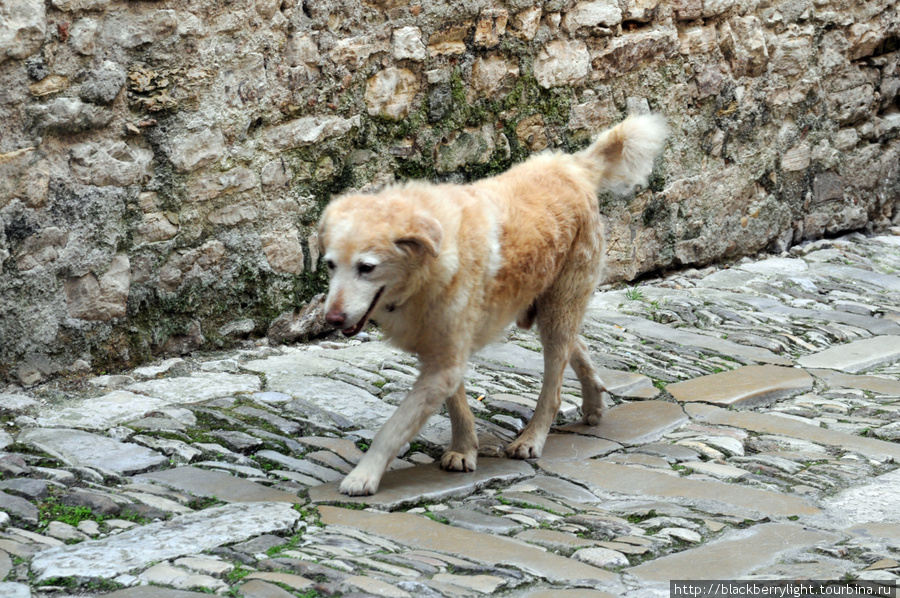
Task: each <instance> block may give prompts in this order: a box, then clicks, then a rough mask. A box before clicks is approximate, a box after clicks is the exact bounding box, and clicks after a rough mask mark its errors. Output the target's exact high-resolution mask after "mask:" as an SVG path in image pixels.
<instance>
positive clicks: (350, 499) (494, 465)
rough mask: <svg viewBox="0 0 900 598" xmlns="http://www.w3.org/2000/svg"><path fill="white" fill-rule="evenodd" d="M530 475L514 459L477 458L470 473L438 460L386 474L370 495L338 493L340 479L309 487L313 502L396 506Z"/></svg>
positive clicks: (465, 493)
mask: <svg viewBox="0 0 900 598" xmlns="http://www.w3.org/2000/svg"><path fill="white" fill-rule="evenodd" d="M533 475H534V468H533V467H532V466H531V465H529V464H528V463H526V462H524V461H518V460H515V459H491V458H480V459H478V463H477V469H476V470H475V471H472V472H469V473H465V472H459V471H444V470H442V469H441V467H440V463H429V464H428V465H417V466H416V467H409V468H406V469H397V470H394V471H389V472H387V473H385V474H384V477H383V478H381V484H380V485H379V487H378V492H376V493H375V494H374V495H372V496H347V495H346V494H341V493H340V492H339V491H338V488H339V486H340V482H333V483H330V484H324V485H322V486H314V487H312V488H310V489H309V498H310V500H311V501H312V502H314V503H356V504H366V505H370V506H373V507H379V508H382V509H397V508H400V507H402V506H404V505H414V504H418V503H420V502H423V501H426V502H439V501H443V500H447V499H449V498H453V497H458V496H468V495H470V494H473V493H474V492H476V491H478V490H479V489H481V488H483V487H485V486H487V485H490V484H498V483H499V484H511V483H513V482H517V481H519V480H523V479H526V478H530V477H532V476H533Z"/></svg>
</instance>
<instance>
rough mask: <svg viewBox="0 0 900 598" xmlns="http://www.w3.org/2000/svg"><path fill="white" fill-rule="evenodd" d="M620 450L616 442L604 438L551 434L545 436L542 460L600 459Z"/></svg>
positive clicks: (620, 446)
mask: <svg viewBox="0 0 900 598" xmlns="http://www.w3.org/2000/svg"><path fill="white" fill-rule="evenodd" d="M621 448H622V445H621V444H619V443H618V442H612V441H610V440H606V439H604V438H596V437H586V436H580V435H578V434H553V433H551V434H550V435H549V436H547V442H546V443H545V444H544V451H543V453H542V454H541V458H542V459H546V460H555V459H591V458H593V457H602V456H603V455H608V454H609V453H612V452H615V451H617V450H619V449H621Z"/></svg>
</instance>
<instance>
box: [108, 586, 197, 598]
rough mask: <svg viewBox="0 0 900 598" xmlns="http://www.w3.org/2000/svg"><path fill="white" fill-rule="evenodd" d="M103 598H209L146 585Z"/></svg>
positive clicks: (195, 593)
mask: <svg viewBox="0 0 900 598" xmlns="http://www.w3.org/2000/svg"><path fill="white" fill-rule="evenodd" d="M103 598H209V594H207V593H205V592H189V591H187V590H173V589H172V588H161V587H159V586H149V585H147V586H135V587H133V588H126V589H124V590H117V591H115V592H113V593H112V594H103Z"/></svg>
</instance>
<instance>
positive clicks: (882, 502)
mask: <svg viewBox="0 0 900 598" xmlns="http://www.w3.org/2000/svg"><path fill="white" fill-rule="evenodd" d="M822 510H823V511H824V512H825V518H826V519H827V523H828V525H829V527H834V528H836V529H841V528H844V527H852V526H856V525H859V524H862V523H866V522H872V521H877V522H879V523H896V524H900V469H895V470H894V471H892V472H890V473H886V474H884V475H880V476H877V477H875V478H872V479H870V480H868V482H867V483H864V484H861V485H859V486H855V487H853V488H848V489H846V490H843V491H842V492H839V493H838V494H836V495H834V496H832V497H830V498H828V499H826V500H825V501H824V502H823V505H822ZM897 539H898V540H900V536H898V537H897Z"/></svg>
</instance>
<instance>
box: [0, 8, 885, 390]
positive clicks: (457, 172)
mask: <svg viewBox="0 0 900 598" xmlns="http://www.w3.org/2000/svg"><path fill="white" fill-rule="evenodd" d="M898 13H900V11H898V3H897V2H896V0H893V1H892V0H869V1H867V2H855V1H852V0H676V1H674V2H661V1H660V0H581V1H576V0H547V1H544V2H540V3H534V2H525V1H524V0H509V1H506V2H504V1H501V0H456V1H454V2H449V1H444V0H420V1H413V0H368V1H363V2H359V1H358V0H354V1H350V0H316V1H312V0H235V1H232V2H227V3H226V2H219V1H214V0H204V1H200V2H188V1H186V0H157V1H151V2H130V1H123V0H46V1H42V0H6V1H5V2H4V3H3V4H2V6H0V339H2V340H0V379H7V380H10V381H15V382H18V383H24V384H33V383H35V382H37V381H39V380H41V379H43V378H45V377H46V376H49V375H53V374H57V373H67V372H78V371H84V370H87V369H90V368H93V369H95V370H100V369H108V368H116V367H121V366H127V365H132V364H134V363H137V362H139V361H142V360H146V359H148V358H150V357H152V356H154V355H160V354H167V353H184V352H189V351H192V350H196V349H198V348H216V347H222V346H229V345H233V344H234V343H236V342H238V341H240V340H241V339H242V338H244V337H247V336H261V335H265V334H266V332H267V331H268V330H269V327H270V325H271V324H272V322H274V321H276V320H277V319H278V318H279V316H282V320H281V321H282V322H283V321H284V320H283V318H284V314H285V313H287V312H291V311H292V310H294V309H296V308H298V307H299V306H301V305H302V304H303V303H304V302H305V301H307V300H308V299H309V298H310V297H311V296H312V295H313V294H314V293H315V292H317V291H318V290H321V289H322V288H323V285H324V277H323V273H322V271H321V269H319V268H317V263H318V259H319V256H318V248H317V240H316V236H315V222H316V219H317V218H318V215H319V214H320V213H321V210H322V208H323V206H324V205H325V204H326V203H327V201H328V200H329V198H330V197H332V196H333V195H334V194H339V193H342V192H345V191H347V190H351V189H352V190H360V189H361V190H369V189H377V188H379V187H381V186H383V185H385V184H388V183H390V182H392V181H395V180H398V179H404V178H427V179H431V180H437V181H455V182H465V181H467V180H472V179H474V178H479V177H483V176H489V175H490V174H492V173H495V172H498V171H502V170H504V169H506V168H508V167H509V166H510V165H511V164H513V163H515V162H518V161H521V160H523V159H524V158H526V157H527V156H528V155H529V154H531V153H534V152H538V151H543V150H548V149H549V150H554V149H560V150H565V151H571V150H575V149H578V148H581V147H583V146H584V145H585V144H586V143H587V142H588V140H589V139H590V136H591V135H592V134H593V133H595V132H597V131H599V130H600V129H602V128H604V127H606V126H608V125H610V124H613V123H614V122H616V121H618V120H620V119H621V118H623V117H624V116H625V115H626V114H627V113H629V112H634V111H644V110H653V111H657V112H660V113H662V114H663V115H665V116H666V118H667V120H668V121H669V123H670V126H671V129H672V136H671V139H670V141H669V143H668V145H667V147H666V151H665V153H664V156H663V157H662V158H661V159H660V160H659V162H658V164H657V168H656V171H655V173H654V175H653V177H652V178H651V181H650V184H649V185H648V187H647V188H645V189H639V190H638V191H637V192H636V193H634V194H632V195H630V196H627V197H615V196H611V195H609V196H606V195H605V196H603V197H601V198H600V205H601V211H602V213H603V217H604V221H605V223H606V226H607V237H608V246H607V252H608V258H609V259H608V263H609V269H608V272H607V273H606V277H607V279H608V280H630V279H633V278H635V277H637V276H640V275H641V274H643V273H647V272H650V271H654V270H659V269H666V268H675V267H682V266H689V265H702V264H706V263H710V262H713V261H716V260H722V259H729V258H734V257H737V256H740V255H744V254H748V253H753V252H757V251H759V250H763V249H767V248H769V249H778V250H783V249H786V248H788V247H789V246H790V245H792V244H794V243H797V242H800V241H801V240H804V239H811V238H817V237H821V236H823V235H827V234H836V233H839V232H841V231H847V230H855V229H860V228H865V227H867V226H868V227H872V226H881V225H884V224H886V223H887V222H888V221H890V219H892V218H893V219H894V220H895V221H896V220H897V219H898V215H897V206H898V198H900V140H898V137H900V100H898V89H900V51H898V41H900V14H898ZM280 329H281V328H279V330H280Z"/></svg>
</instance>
